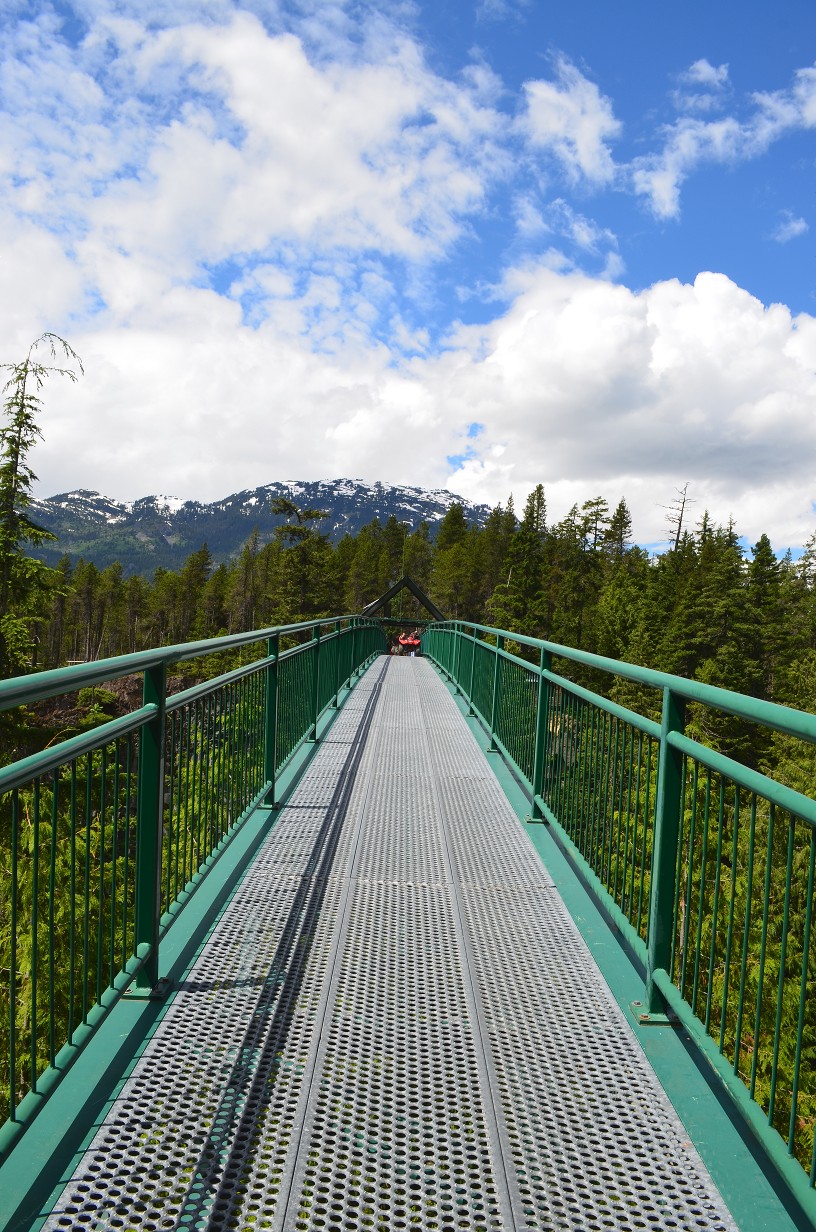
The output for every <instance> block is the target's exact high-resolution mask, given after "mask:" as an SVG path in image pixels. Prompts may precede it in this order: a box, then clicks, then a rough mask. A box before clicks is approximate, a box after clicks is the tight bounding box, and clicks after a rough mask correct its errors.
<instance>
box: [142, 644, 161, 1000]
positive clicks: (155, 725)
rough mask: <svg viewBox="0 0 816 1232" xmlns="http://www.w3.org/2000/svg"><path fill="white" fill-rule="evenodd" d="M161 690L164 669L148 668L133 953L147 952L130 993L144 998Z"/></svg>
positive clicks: (157, 816) (150, 969)
mask: <svg viewBox="0 0 816 1232" xmlns="http://www.w3.org/2000/svg"><path fill="white" fill-rule="evenodd" d="M165 689H166V677H165V665H164V663H160V664H159V665H158V666H156V667H152V668H148V669H147V670H146V671H145V674H144V686H143V693H142V700H143V704H144V705H145V706H155V707H156V710H155V714H154V715H153V717H152V718H151V719H150V720H148V722H147V723H145V725H144V726H143V727H142V729H141V731H140V733H139V786H138V794H137V819H136V918H135V929H134V933H135V935H134V947H135V949H136V951H137V953H138V951H139V950H140V948H141V947H144V946H147V947H149V953H148V954H147V955H146V957H145V961H144V964H143V965H142V967H140V969H139V971H138V974H137V976H136V987H137V988H138V989H139V990H140V991H142V992H150V993H152V992H154V991H158V989H159V921H160V918H161V838H162V833H161V831H162V824H161V823H162V804H163V799H162V794H163V787H164V781H163V780H164V704H165ZM143 953H144V951H143Z"/></svg>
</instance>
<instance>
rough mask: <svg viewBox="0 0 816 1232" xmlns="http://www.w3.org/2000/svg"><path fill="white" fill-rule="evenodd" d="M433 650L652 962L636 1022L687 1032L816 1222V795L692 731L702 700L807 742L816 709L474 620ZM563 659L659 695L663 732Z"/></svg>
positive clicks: (813, 732)
mask: <svg viewBox="0 0 816 1232" xmlns="http://www.w3.org/2000/svg"><path fill="white" fill-rule="evenodd" d="M508 643H515V644H516V646H517V647H525V648H528V649H530V650H533V651H535V652H536V654H535V660H536V661H532V662H531V661H529V660H528V659H527V658H523V657H521V656H520V655H518V654H515V653H513V650H512V648H508ZM422 650H423V654H424V655H426V656H427V657H428V658H430V659H431V660H432V661H433V662H435V663H436V665H437V666H438V667H439V668H440V669H441V670H442V672H443V673H444V674H445V675H447V676H448V678H449V679H450V680H451V682H452V684H453V685H454V686H455V688H456V690H457V692H458V693H460V694H461V695H462V697H463V699H464V701H465V703H466V704H467V706H468V711H469V714H470V715H472V716H474V717H475V719H476V720H477V721H478V722H479V723H480V724H481V725H482V726H483V727H484V729H485V731H486V733H487V735H488V736H489V749H493V750H496V751H497V752H499V753H500V754H501V755H502V756H503V757H504V758H505V759H506V760H507V761H508V762H509V763H510V765H511V766H512V767H513V769H514V771H515V774H516V777H517V778H518V780H519V782H520V784H521V786H522V787H523V789H524V790H525V791H526V793H527V796H528V799H529V800H530V806H531V817H530V820H531V821H541V822H543V823H545V824H548V825H549V826H550V827H551V828H552V830H553V832H554V833H555V835H556V837H557V839H558V841H559V843H560V844H561V846H562V847H563V848H564V849H565V850H566V852H567V854H568V855H569V857H570V858H571V860H572V861H573V863H574V865H575V866H576V867H577V869H578V871H579V873H580V874H581V875H582V876H583V878H584V880H585V882H586V883H587V885H588V886H589V888H590V889H591V891H592V892H593V894H595V896H596V898H597V899H598V901H599V904H600V905H601V907H602V908H603V909H604V910H605V912H606V914H607V916H608V917H609V918H610V920H611V921H612V922H613V924H614V926H615V927H616V928H617V929H618V930H619V931H620V932H621V933H622V935H623V936H624V937H625V939H626V940H627V942H628V944H629V945H630V947H631V948H632V950H633V951H634V953H635V954H636V956H637V957H638V958H639V960H640V961H641V962H642V963H643V966H644V968H645V976H646V989H645V994H644V997H643V1001H642V1003H640V1002H639V1003H636V1005H635V1006H634V1007H633V1012H634V1013H635V1015H636V1017H637V1020H638V1021H639V1022H640V1023H641V1024H643V1025H647V1024H668V1023H670V1022H672V1021H676V1020H678V1019H679V1020H680V1021H681V1022H682V1023H683V1025H684V1026H685V1027H686V1029H687V1030H688V1031H689V1033H690V1036H691V1038H692V1039H693V1040H694V1041H695V1042H696V1044H697V1045H698V1046H699V1048H700V1050H701V1052H702V1054H703V1055H704V1056H705V1057H706V1058H707V1059H708V1060H709V1062H710V1063H711V1064H712V1065H713V1066H714V1068H715V1070H717V1072H718V1073H719V1074H720V1076H721V1077H722V1078H723V1081H724V1083H725V1086H726V1088H727V1090H728V1091H729V1093H730V1094H731V1095H732V1097H733V1098H734V1101H735V1104H736V1106H737V1108H738V1109H739V1111H740V1112H741V1114H742V1115H743V1116H744V1118H745V1121H746V1123H747V1124H748V1126H749V1127H750V1129H751V1131H752V1132H754V1133H757V1134H758V1135H759V1137H760V1140H761V1143H762V1146H763V1148H764V1149H765V1151H766V1152H767V1154H768V1156H769V1158H770V1159H771V1161H772V1162H773V1163H774V1165H775V1166H776V1168H777V1171H778V1173H779V1175H780V1176H781V1177H782V1178H783V1179H784V1181H785V1183H786V1184H787V1185H788V1187H789V1188H790V1190H791V1191H792V1192H793V1194H794V1196H795V1198H796V1201H797V1202H798V1204H799V1206H800V1207H801V1209H803V1210H804V1211H806V1212H807V1214H808V1217H809V1218H810V1219H811V1220H813V1221H814V1222H816V1188H814V1187H815V1186H816V1133H814V1131H815V1130H816V1072H814V1070H813V1067H812V1066H810V1065H809V1064H808V1063H807V1060H806V1058H807V1057H808V1056H812V1055H813V1052H814V1050H816V995H814V979H813V971H814V968H816V927H815V926H814V911H815V910H816V908H815V907H814V891H816V800H814V799H812V798H811V797H810V796H808V795H804V794H803V793H802V792H799V791H796V790H794V789H793V788H792V787H790V786H788V785H787V784H785V783H782V782H779V781H777V780H775V779H774V778H772V777H771V776H770V775H769V774H765V773H761V772H760V771H758V770H754V769H752V768H750V767H749V766H745V765H743V764H742V763H741V762H739V761H738V760H736V759H735V758H734V757H732V756H727V755H726V754H724V753H722V752H720V751H719V750H717V749H713V748H710V747H708V746H707V745H705V744H702V743H701V742H700V741H699V740H695V739H692V738H691V736H690V735H688V734H687V733H686V731H685V727H686V705H687V703H690V702H693V703H696V704H697V705H699V706H702V707H705V708H708V709H709V710H710V711H717V712H719V713H722V714H726V715H729V716H734V717H737V718H740V719H743V720H745V721H746V722H750V723H756V724H759V725H761V726H763V727H765V728H768V729H770V730H771V731H773V732H777V733H781V734H783V735H785V736H794V737H797V738H799V739H800V740H802V741H805V742H808V743H814V742H816V716H814V715H811V714H806V713H804V712H802V711H797V710H792V709H789V708H787V707H784V706H780V705H778V704H776V703H773V702H767V701H764V700H761V699H758V698H752V697H745V696H742V695H740V694H736V693H732V692H730V691H728V690H726V689H721V688H717V687H715V686H712V685H707V684H704V683H702V682H700V681H693V680H687V679H685V678H683V677H679V676H673V675H670V674H669V673H666V672H658V671H654V670H652V669H650V668H644V667H639V666H637V665H635V664H631V663H623V662H619V661H617V660H614V659H609V658H605V657H604V656H602V655H596V654H592V653H590V652H588V651H581V650H575V649H573V648H572V647H568V646H563V645H560V644H558V643H555V642H549V641H546V640H542V639H538V638H533V637H529V636H526V635H524V634H520V633H516V632H513V631H510V630H507V629H496V628H494V627H492V626H487V625H480V624H474V623H471V622H463V621H448V622H446V623H444V624H442V623H438V624H434V625H432V626H430V627H429V628H428V629H426V630H425V631H424V633H423V636H422ZM555 658H558V659H561V660H566V661H567V662H569V663H572V664H577V665H580V666H582V667H589V668H593V669H596V670H598V671H601V672H604V673H606V674H607V675H609V676H610V677H612V678H618V679H623V680H627V681H634V682H636V683H639V684H641V685H645V686H648V687H650V688H654V689H655V690H658V691H659V696H660V699H661V709H662V717H661V721H660V722H659V723H657V722H655V720H654V719H651V718H648V717H645V716H642V715H638V714H637V713H635V712H634V711H632V710H630V709H627V708H626V707H624V706H621V705H620V704H619V703H617V702H616V701H613V700H611V699H609V698H607V697H602V696H601V695H600V694H597V693H593V692H592V690H591V689H588V688H586V687H584V686H583V685H579V684H577V683H575V682H574V681H572V680H570V679H568V678H567V677H566V676H564V675H562V674H559V673H558V672H556V671H554V670H553V666H552V661H553V659H555ZM785 1024H787V1026H786V1025H785ZM794 1024H795V1025H794ZM786 1032H787V1034H786ZM797 1161H798V1162H797Z"/></svg>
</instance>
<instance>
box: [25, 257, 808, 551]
mask: <svg viewBox="0 0 816 1232" xmlns="http://www.w3.org/2000/svg"><path fill="white" fill-rule="evenodd" d="M505 289H506V292H507V293H508V294H512V302H511V304H510V306H509V308H507V310H506V311H503V312H502V313H500V314H499V315H497V316H495V317H494V319H493V320H492V321H490V322H488V324H487V325H485V326H481V327H476V326H467V327H460V328H459V330H458V331H457V332H456V334H455V335H453V336H452V337H451V338H450V339H449V340H448V344H447V348H446V350H444V351H443V352H441V353H439V352H437V353H433V352H431V351H427V352H426V351H425V350H421V351H420V353H419V354H416V353H415V354H414V356H413V358H410V359H404V360H403V361H402V362H401V363H398V364H395V362H394V356H393V354H392V353H391V352H389V351H388V350H387V349H386V348H385V347H384V346H381V345H378V344H376V343H374V342H372V341H371V340H370V338H368V337H367V335H366V332H365V330H361V331H360V332H359V333H358V334H357V335H356V336H355V335H353V334H352V333H351V332H349V331H348V330H347V329H346V328H345V313H346V311H347V309H346V307H345V305H344V304H342V303H340V304H337V303H336V302H333V297H332V290H331V287H330V286H326V287H322V288H321V289H320V292H319V293H320V294H323V295H324V299H325V302H324V305H323V307H324V311H325V313H326V330H327V332H330V331H331V329H332V328H333V329H334V335H333V336H334V337H335V339H336V340H337V345H336V347H335V350H334V351H330V350H328V349H326V348H325V347H323V348H321V347H320V346H319V342H315V340H314V339H313V338H312V337H311V336H310V335H307V334H299V333H298V330H297V328H296V323H297V320H298V319H299V314H304V313H306V312H307V309H306V308H304V305H303V304H302V303H301V302H300V301H299V300H298V299H296V298H295V299H291V298H290V299H283V300H281V301H280V312H281V313H282V314H286V313H289V314H291V317H292V320H291V321H290V322H289V324H288V326H287V324H286V322H285V321H284V320H283V317H281V318H279V319H270V320H268V321H267V322H265V323H264V324H263V325H261V326H260V327H258V328H257V329H250V328H248V327H247V326H246V325H244V324H243V323H242V321H241V319H240V315H239V312H238V309H237V308H236V306H235V305H234V304H230V303H229V302H227V301H225V300H224V299H223V298H222V297H219V296H217V295H215V294H213V293H212V292H209V291H203V290H189V289H186V290H185V289H179V290H177V291H175V292H172V293H168V294H166V295H165V296H164V297H162V299H161V301H160V302H159V303H158V304H156V305H155V314H156V315H155V317H154V319H153V320H152V321H151V322H150V323H145V324H144V325H142V326H139V327H131V328H130V329H128V330H126V331H123V330H120V329H116V328H111V329H110V330H108V331H105V330H103V329H99V330H96V331H89V332H88V333H87V334H86V335H85V336H81V335H80V336H75V337H72V339H71V340H72V342H74V344H75V345H76V347H77V350H78V351H79V352H80V354H81V355H82V356H83V359H84V360H85V365H86V374H87V375H86V377H85V378H84V379H83V380H82V381H81V383H80V384H79V385H77V386H75V387H74V386H71V387H70V388H69V387H67V386H64V387H60V386H58V385H57V384H56V383H55V384H53V385H52V386H50V387H49V388H48V390H47V391H46V411H45V412H44V414H43V418H42V426H43V428H44V431H45V440H44V442H43V443H42V444H41V445H40V446H38V449H37V451H36V456H35V458H34V462H35V469H36V470H37V471H38V473H39V474H40V476H41V480H42V482H41V485H40V490H41V491H42V492H44V493H49V492H52V491H58V490H64V489H65V488H67V487H78V486H86V487H92V488H100V489H102V490H104V491H106V492H107V493H109V494H110V495H114V496H116V497H119V498H132V497H135V496H140V495H144V494H145V493H146V492H148V491H150V492H152V491H154V490H163V491H168V492H171V493H173V494H175V495H179V496H183V497H190V496H195V497H198V498H210V499H214V498H216V497H219V496H223V495H225V494H226V493H228V492H230V491H233V490H237V489H239V488H244V487H247V486H252V485H254V484H260V483H264V482H268V481H269V480H271V479H273V478H275V477H277V476H280V475H281V474H293V475H298V476H300V477H303V478H326V477H330V476H331V477H334V476H339V475H344V474H351V475H356V476H357V475H358V476H361V477H362V478H366V479H370V480H374V479H385V480H389V481H394V482H411V483H421V484H424V485H426V486H434V485H447V486H449V487H451V488H452V489H453V490H454V491H459V492H461V493H462V494H463V495H465V496H469V497H472V498H474V499H478V500H486V501H489V502H495V501H499V500H502V501H504V500H506V498H507V496H508V494H509V493H510V492H511V491H512V492H513V493H514V494H515V496H516V499H517V502H521V501H523V499H524V497H525V496H526V494H527V493H528V492H529V491H530V490H531V489H532V487H533V486H535V484H536V483H539V482H543V483H545V485H546V486H547V490H548V495H549V499H550V507H551V511H552V513H553V516H562V515H563V514H564V513H565V512H566V510H567V509H568V508H569V505H570V504H571V503H572V502H573V501H574V500H576V499H580V500H583V499H586V498H588V497H589V496H593V495H596V494H599V493H601V494H604V495H606V496H607V498H608V499H609V500H610V501H617V499H618V498H619V497H620V496H621V495H623V496H625V497H626V498H627V500H628V501H629V503H630V505H631V506H632V508H633V512H634V514H635V524H636V531H637V534H638V535H639V536H640V538H641V539H642V540H643V541H647V542H650V541H654V540H657V539H659V538H660V537H661V533H662V531H661V527H662V524H663V516H664V515H663V512H662V509H661V506H663V505H666V504H667V503H669V502H670V500H671V497H672V494H673V492H674V490H675V488H676V487H677V486H679V485H682V484H683V483H685V482H686V481H687V480H688V481H689V482H690V491H691V492H692V493H693V495H694V497H695V499H696V500H697V502H698V504H697V506H696V508H697V509H698V510H699V511H700V512H702V510H703V509H704V508H709V509H710V510H711V512H712V515H713V516H714V517H716V518H719V519H727V518H728V516H729V515H731V514H733V515H734V516H735V518H736V520H737V525H738V529H739V530H740V532H741V533H744V534H746V535H747V536H748V537H749V538H756V537H758V535H759V534H760V533H761V532H762V531H768V532H769V533H771V535H772V537H773V539H774V541H775V543H776V544H777V545H781V546H783V547H784V546H787V545H788V544H794V545H798V544H802V543H804V541H805V540H806V539H807V537H808V535H809V534H810V533H811V531H812V529H813V515H812V507H811V498H812V496H813V481H812V467H811V459H812V457H813V455H814V450H815V449H816V422H814V417H813V414H812V407H813V404H814V399H816V376H814V372H815V371H816V319H814V318H812V317H809V316H800V317H798V318H793V319H792V318H791V315H790V313H789V312H788V310H787V309H786V308H784V307H782V306H780V305H776V306H773V307H771V308H767V309H766V308H764V307H763V306H762V304H760V303H759V302H758V301H757V300H755V299H754V298H753V297H751V296H750V295H748V294H747V293H746V292H745V291H743V290H741V289H740V288H739V287H737V286H736V285H735V284H734V283H733V282H731V281H730V280H729V279H727V278H726V277H724V276H723V275H717V274H701V275H700V276H699V277H698V278H697V280H696V281H695V283H694V284H693V285H684V284H681V283H678V282H675V281H669V282H663V283H658V284H656V285H655V286H653V287H651V288H649V289H647V290H645V291H642V292H640V293H638V294H635V293H633V292H632V291H630V290H628V289H627V288H625V287H622V286H614V285H610V284H609V283H608V282H604V281H602V280H600V279H592V278H588V277H587V276H586V275H582V274H578V273H575V272H568V273H562V272H558V271H556V270H553V269H549V268H546V267H544V266H542V267H538V268H529V269H526V270H521V269H520V270H517V271H515V273H514V274H513V276H512V277H509V278H508V280H507V285H506V288H505ZM309 294H312V295H314V294H316V292H315V291H314V288H312V289H311V290H310V291H309ZM332 322H333V325H332ZM405 341H406V345H415V346H416V347H417V348H422V347H424V344H425V342H426V339H424V338H423V337H422V336H415V337H414V338H413V339H405ZM111 407H115V408H116V409H115V413H114V414H112V413H111V410H110V408H111ZM474 421H477V422H478V423H480V424H483V425H484V431H483V432H482V433H480V435H479V436H478V437H476V438H474V439H472V440H470V441H469V442H468V443H469V445H470V447H471V455H470V457H469V458H468V459H467V460H466V461H464V462H463V463H462V465H461V466H460V467H458V468H457V469H455V470H454V471H453V472H451V470H450V467H448V466H447V465H446V463H445V457H446V455H449V454H451V455H452V454H456V453H459V452H461V442H462V437H463V434H464V433H465V432H466V431H467V425H468V424H470V423H472V422H474Z"/></svg>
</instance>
